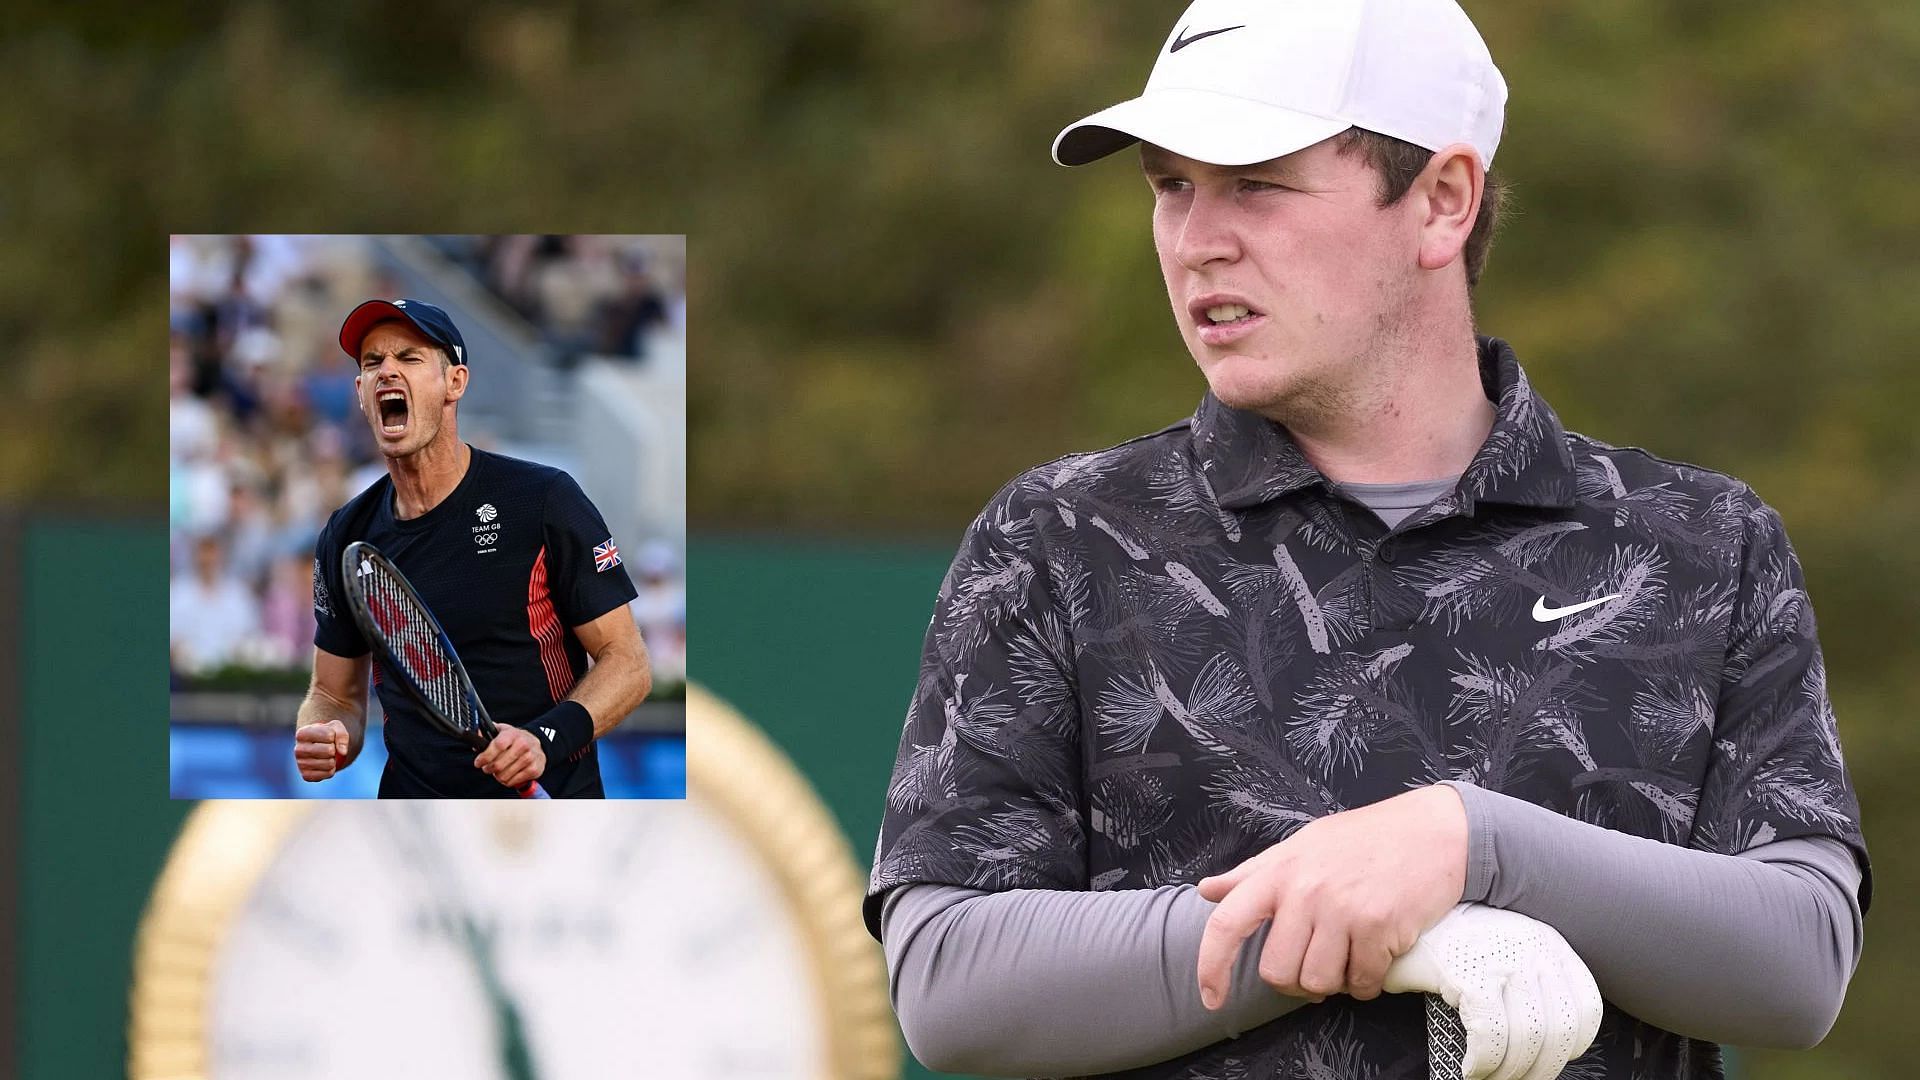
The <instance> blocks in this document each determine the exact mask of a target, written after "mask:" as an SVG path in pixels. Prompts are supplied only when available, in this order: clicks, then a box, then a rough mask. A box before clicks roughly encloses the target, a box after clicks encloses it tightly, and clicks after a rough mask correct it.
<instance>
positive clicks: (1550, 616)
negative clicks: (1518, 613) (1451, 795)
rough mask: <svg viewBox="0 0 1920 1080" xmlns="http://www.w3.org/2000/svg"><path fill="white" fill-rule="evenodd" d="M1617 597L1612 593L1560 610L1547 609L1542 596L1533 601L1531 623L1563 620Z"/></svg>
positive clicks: (1616, 594) (1545, 599) (1544, 598)
mask: <svg viewBox="0 0 1920 1080" xmlns="http://www.w3.org/2000/svg"><path fill="white" fill-rule="evenodd" d="M1619 595H1620V594H1619V593H1614V594H1613V596H1603V597H1601V598H1600V599H1598V600H1589V601H1587V602H1586V603H1584V604H1574V605H1572V606H1570V607H1561V608H1550V607H1548V606H1547V598H1546V597H1544V596H1543V597H1541V598H1540V599H1538V600H1535V601H1534V602H1533V621H1534V622H1552V621H1553V620H1555V619H1564V618H1566V617H1567V616H1569V615H1572V614H1575V613H1576V612H1581V611H1585V610H1587V609H1588V608H1590V607H1595V606H1597V605H1600V604H1604V603H1606V602H1607V601H1609V600H1611V599H1613V597H1614V596H1619Z"/></svg>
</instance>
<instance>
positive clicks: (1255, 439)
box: [1193, 337, 1574, 514]
mask: <svg viewBox="0 0 1920 1080" xmlns="http://www.w3.org/2000/svg"><path fill="white" fill-rule="evenodd" d="M1479 342H1480V382H1481V385H1482V386H1484V387H1486V388H1487V390H1488V392H1487V399H1488V400H1489V401H1492V402H1493V403H1494V406H1495V411H1496V415H1495V417H1494V421H1493V429H1492V430H1491V431H1490V432H1488V433H1487V440H1486V442H1484V443H1482V444H1481V446H1480V449H1479V451H1478V452H1476V453H1475V454H1474V456H1473V460H1472V461H1471V462H1469V463H1468V465H1467V469H1466V472H1465V473H1463V474H1462V475H1461V477H1460V485H1459V488H1458V491H1459V493H1460V495H1461V497H1462V499H1463V502H1462V505H1461V507H1460V509H1461V512H1462V513H1468V514H1471V513H1472V512H1473V506H1474V504H1475V503H1483V502H1487V503H1504V504H1507V505H1511V506H1545V507H1562V508H1564V507H1570V506H1572V505H1573V504H1574V483H1573V480H1574V469H1573V454H1572V452H1571V451H1569V450H1568V449H1567V440H1566V437H1565V436H1566V432H1565V429H1564V428H1562V427H1561V426H1560V418H1559V417H1558V416H1556V415H1555V414H1554V411H1553V409H1552V408H1551V407H1550V406H1549V405H1548V404H1547V403H1546V400H1545V399H1544V398H1542V397H1541V396H1540V395H1539V394H1538V393H1536V392H1535V391H1534V389H1533V384H1532V383H1530V382H1529V381H1528V380H1527V373H1526V372H1525V371H1524V370H1522V369H1521V367H1520V361H1519V359H1518V358H1517V357H1516V356H1514V354H1513V347H1512V346H1510V345H1508V344H1507V343H1506V342H1504V341H1502V340H1500V339H1499V338H1491V337H1482V338H1480V339H1479ZM1193 445H1194V452H1195V453H1196V454H1198V455H1199V457H1200V464H1201V467H1202V468H1204V469H1205V470H1206V473H1207V482H1208V483H1209V484H1210V485H1211V486H1212V487H1213V490H1214V494H1215V497H1216V498H1217V499H1218V501H1219V503H1220V505H1221V506H1222V507H1224V508H1226V509H1228V510H1247V509H1251V508H1252V507H1255V506H1259V505H1260V504H1261V503H1265V502H1271V501H1272V500H1274V499H1278V498H1280V497H1281V496H1283V495H1286V494H1288V493H1289V492H1293V491H1298V490H1300V489H1301V488H1306V487H1311V486H1312V485H1314V484H1322V485H1326V487H1327V489H1328V490H1329V491H1331V490H1332V485H1331V484H1330V483H1329V482H1328V481H1327V478H1326V477H1324V476H1322V475H1321V474H1320V471H1319V470H1318V469H1315V468H1314V467H1313V464H1312V463H1311V462H1309V461H1308V460H1307V456H1306V455H1305V454H1303V453H1301V451H1300V447H1299V446H1298V445H1297V444H1296V443H1295V442H1294V441H1293V437H1292V436H1290V435H1288V434H1287V429H1286V428H1284V427H1282V426H1281V425H1279V424H1276V423H1274V422H1273V421H1271V420H1268V419H1266V418H1265V417H1262V416H1260V415H1258V414H1256V413H1251V412H1245V411H1242V410H1240V409H1231V408H1228V407H1227V406H1225V405H1222V404H1220V402H1219V400H1218V399H1217V398H1215V397H1214V396H1213V395H1212V394H1211V393H1209V394H1208V395H1207V396H1206V397H1205V399H1203V400H1202V401H1201V402H1200V408H1199V410H1198V411H1196V412H1195V413H1194V415H1193Z"/></svg>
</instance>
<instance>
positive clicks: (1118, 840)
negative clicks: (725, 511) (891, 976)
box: [867, 338, 1870, 1080]
mask: <svg viewBox="0 0 1920 1080" xmlns="http://www.w3.org/2000/svg"><path fill="white" fill-rule="evenodd" d="M1480 369H1481V370H1480V374H1481V382H1482V386H1483V388H1484V389H1485V391H1486V393H1487V397H1488V399H1489V400H1491V401H1493V402H1494V403H1495V405H1496V411H1497V416H1496V419H1495V422H1494V425H1493V428H1492V430H1491V432H1490V433H1489V434H1488V436H1487V439H1486V442H1485V443H1484V445H1483V446H1482V447H1481V448H1480V450H1479V452H1478V453H1477V454H1476V455H1475V456H1474V458H1473V460H1472V461H1471V462H1470V463H1469V465H1468V466H1467V468H1466V470H1465V472H1464V473H1463V474H1462V475H1461V477H1460V479H1459V481H1458V483H1457V484H1456V485H1455V486H1454V487H1453V489H1452V491H1451V492H1450V493H1449V494H1446V495H1443V496H1442V497H1440V498H1438V499H1436V500H1435V501H1434V502H1432V503H1431V504H1429V505H1427V506H1426V507H1424V508H1423V509H1421V510H1419V511H1418V512H1416V513H1413V514H1411V515H1409V516H1408V517H1406V518H1405V519H1403V520H1402V521H1400V522H1399V524H1398V525H1396V526H1394V527H1393V528H1391V529H1389V528H1387V527H1386V526H1385V524H1384V523H1383V522H1381V521H1380V520H1379V519H1378V518H1377V517H1375V516H1374V515H1373V514H1372V513H1371V512H1369V511H1367V510H1366V509H1365V508H1364V507H1362V506H1361V505H1359V504H1358V503H1356V502H1353V501H1351V500H1349V499H1348V498H1346V497H1345V496H1343V495H1341V494H1340V493H1339V492H1338V490H1337V489H1336V488H1335V487H1334V485H1332V484H1331V483H1330V482H1329V481H1328V480H1327V479H1326V478H1325V477H1323V476H1322V475H1320V473H1319V472H1318V471H1316V470H1315V469H1314V467H1313V466H1312V465H1311V464H1310V463H1309V462H1308V461H1307V459H1306V457H1305V456H1304V455H1303V454H1302V453H1301V451H1300V449H1299V447H1298V446H1297V445H1296V444H1295V443H1294V442H1293V441H1292V439H1291V438H1290V437H1289V436H1288V435H1287V432H1286V430H1285V429H1284V428H1283V427H1281V426H1280V425H1277V424H1274V423H1272V422H1269V421H1267V420H1265V419H1262V418H1261V417H1259V416H1257V415H1255V414H1252V413H1247V412H1242V411H1239V410H1235V409H1230V408H1227V407H1225V406H1223V405H1221V404H1220V403H1219V401H1217V400H1216V399H1215V398H1213V397H1212V396H1211V395H1208V396H1207V397H1206V398H1205V399H1204V400H1203V401H1202V402H1201V404H1200V407H1199V409H1198V410H1197V411H1196V412H1195V413H1194V415H1193V417H1192V419H1191V420H1189V421H1185V422H1182V423H1179V424H1176V425H1174V426H1173V427H1170V428H1167V429H1166V430H1164V431H1160V432H1158V433H1155V434H1152V435H1148V436H1144V437H1142V438H1138V439H1134V440H1132V441H1130V442H1127V443H1123V444H1121V445H1120V446H1117V447H1114V448H1111V449H1108V450H1102V451H1098V452H1095V453H1088V454H1074V455H1070V456H1068V457H1064V458H1061V459H1059V460H1057V461H1054V462H1051V463H1049V464H1047V465H1043V466H1040V467H1039V468H1035V469H1032V470H1029V471H1028V472H1026V473H1023V474H1022V475H1020V476H1019V477H1018V478H1016V479H1015V480H1014V481H1013V482H1012V483H1010V484H1008V485H1007V486H1006V487H1005V488H1003V489H1002V490H1001V491H1000V492H999V494H997V495H996V496H995V497H994V499H993V500H992V502H990V503H989V504H988V505H987V508H986V509H985V511H983V512H982V513H981V515H980V516H979V518H977V519H976V520H975V521H974V522H973V524H972V526H971V527H970V528H969V529H968V530H967V533H966V537H965V540H964V542H963V543H962V545H961V548H960V552H959V554H958V556H957V557H956V558H955V559H954V562H953V566H952V569H951V570H950V571H949V572H948V574H947V577H946V580H945V582H944V583H943V584H942V585H941V588H940V593H939V598H938V601H937V604H936V607H935V610H934V616H933V621H932V625H931V626H930V628H929V629H928V632H927V638H926V647H925V651H924V654H923V658H922V662H921V672H920V680H919V685H918V688H917V689H916V692H915V694H914V697H913V702H912V705H911V707H910V710H909V713H908V716H907V722H906V728H905V731H904V733H903V735H902V738H901V742H900V752H899V757H898V759H897V761H896V763H895V766H894V774H893V780H892V783H891V785H890V786H889V788H888V791H887V809H886V815H885V820H884V822H883V824H882V828H881V835H880V842H879V847H878V851H877V852H876V855H875V864H874V871H873V878H872V883H871V889H870V892H869V895H868V901H867V922H868V927H869V929H871V930H874V931H875V932H876V934H877V926H878V919H877V915H878V909H879V903H880V899H881V897H882V896H883V895H884V894H885V892H886V891H887V890H888V889H891V888H893V887H895V886H899V885H904V884H909V883H916V882H927V883H939V884H950V885H964V886H970V887H973V888H982V889H990V890H1000V889H1015V888H1040V889H1070V890H1093V889H1138V888H1153V887H1157V886H1160V885H1168V884H1179V883H1190V882H1196V881H1198V880H1199V879H1200V878H1202V877H1205V876H1207V875H1210V874H1216V873H1220V872H1222V871H1224V870H1226V869H1228V868H1230V867H1232V866H1234V865H1236V864H1238V863H1239V862H1241V861H1242V860H1244V859H1247V858H1249V857H1251V856H1253V855H1255V854H1257V853H1259V852H1261V851H1263V850H1265V849H1266V848H1268V847H1270V846H1272V845H1273V844H1275V843H1277V842H1279V841H1281V840H1283V839H1285V838H1286V837H1287V836H1289V835H1290V834H1291V833H1292V832H1293V831H1294V830H1296V829H1298V828H1299V827H1300V826H1301V825H1303V824H1305V823H1306V822H1308V821H1311V820H1313V819H1314V818H1317V817H1321V816H1323V815H1326V814H1332V813H1336V812H1339V811H1342V810H1348V809H1352V808H1355V807H1359V806H1364V805H1367V804H1369V803H1373V802H1377V801H1379V800H1381V799H1385V798H1388V797H1391V796H1393V795H1396V794H1399V793H1401V792H1404V791H1406V790H1408V789H1410V788H1414V787H1418V786H1422V785H1426V784H1431V783H1434V782H1436V781H1440V780H1460V781H1466V782H1469V783H1473V784H1476V785H1479V786H1481V787H1484V788H1487V789H1490V790H1494V791H1500V792H1505V793H1507V794H1509V795H1513V796H1516V797H1519V798H1523V799H1526V800H1528V801H1530V802H1533V803H1536V804H1538V805H1540V806H1544V807H1547V808H1549V809H1552V810H1554V811H1556V812H1558V813H1561V814H1564V815H1567V816H1569V817H1573V818H1577V819H1580V820H1582V821H1587V822H1591V823H1593V824H1596V825H1601V826H1604V827H1606V828H1610V829H1616V830H1619V831H1622V832H1626V833H1631V834H1633V835H1636V836H1643V837H1648V838H1651V839H1655V840H1660V841H1664V842H1666V843H1671V844H1681V845H1688V846H1691V847H1694V848H1699V849H1702V850H1707V851H1714V852H1722V853H1728V854H1735V853H1739V852H1742V851H1745V850H1747V849H1749V848H1752V847H1755V846H1757V845H1760V844H1765V843H1769V842H1771V841H1775V840H1783V839H1787V838H1790V837H1797V836H1827V837H1833V838H1835V839H1838V840H1840V841H1842V842H1844V843H1846V844H1847V845H1849V846H1850V847H1851V848H1853V849H1854V851H1855V852H1856V853H1857V856H1858V858H1859V859H1860V861H1861V865H1862V867H1863V869H1864V868H1865V866H1866V850H1865V846H1864V842H1863V840H1862V837H1861V832H1860V823H1859V822H1860V815H1859V807H1858V803H1857V801H1856V799H1855V796H1854V793H1853V790H1852V786H1851V782H1850V781H1849V779H1848V777H1847V772H1846V767H1845V765H1844V763H1843V761H1842V759H1841V753H1840V742H1839V735H1838V732H1837V730H1836V727H1835V722H1834V715H1833V710H1832V708H1831V706H1830V704H1829V702H1828V696H1827V687H1826V675H1825V668H1824V666H1823V664H1822V661H1821V655H1820V647H1819V643H1818V641H1817V639H1816V637H1815V633H1814V619H1813V609H1812V607H1811V606H1810V604H1809V602H1808V599H1807V595H1806V586H1805V582H1804V580H1803V578H1802V574H1801V568H1800V564H1799V561H1798V560H1797V558H1796V557H1795V555H1794V552H1793V548H1792V547H1791V545H1790V544H1789V543H1788V541H1787V536H1786V532H1785V531H1784V528H1783V527H1782V525H1781V521H1780V517H1779V515H1778V514H1777V513H1775V512H1774V510H1773V509H1771V508H1770V507H1768V506H1767V505H1766V504H1765V503H1763V502H1762V501H1761V500H1760V498H1759V497H1758V496H1757V495H1755V494H1754V492H1753V491H1752V490H1751V489H1750V488H1748V487H1747V486H1746V485H1745V484H1743V483H1741V482H1740V481H1739V480H1736V479H1734V478H1732V477H1730V476H1727V475H1725V474H1722V473H1718V472H1713V471H1711V470H1708V469H1702V468H1698V467H1695V466H1691V465H1684V464H1680V463H1677V462H1672V461H1667V460H1665V459H1662V458H1659V457H1656V456H1654V455H1652V454H1650V453H1647V452H1646V451H1644V450H1640V449H1637V448H1632V447H1614V446H1609V445H1607V444H1605V443H1602V442H1599V441H1597V440H1595V439H1591V438H1588V437H1586V436H1584V435H1580V434H1577V433H1574V432H1569V431H1566V430H1564V429H1563V428H1562V427H1561V425H1560V421H1559V419H1558V417H1556V416H1555V415H1554V412H1553V410H1552V409H1551V408H1549V407H1548V406H1547V403H1546V402H1545V401H1544V400H1542V399H1541V397H1540V396H1539V395H1538V394H1537V393H1535V392H1534V390H1533V388H1532V386H1531V385H1530V384H1529V383H1528V381H1527V378H1526V374H1525V373H1524V371H1523V370H1522V369H1521V367H1520V364H1519V363H1518V361H1517V360H1516V359H1515V357H1514V355H1513V351H1512V350H1511V348H1510V347H1508V346H1507V344H1506V343H1505V342H1502V341H1499V340H1497V339H1492V338H1483V339H1481V341H1480ZM1869 887H1870V886H1869ZM1869 887H1863V900H1864V899H1866V895H1865V894H1866V892H1867V888H1869ZM1425 1046H1426V1030H1425V1025H1424V1020H1423V1015H1422V1011H1421V1002H1420V999H1419V996H1418V995H1408V994H1399V995H1393V994H1389V995H1383V996H1381V997H1379V998H1377V999H1375V1000H1373V1001H1369V1002H1360V1001H1355V1000H1354V999H1352V998H1350V997H1347V996H1345V995H1337V996H1334V997H1330V998H1328V999H1327V1000H1326V1001H1325V1002H1323V1003H1321V1004H1318V1005H1309V1006H1306V1007H1303V1008H1300V1009H1298V1010H1296V1011H1294V1012H1292V1013H1289V1014H1288V1015H1286V1016H1284V1017H1281V1018H1279V1019H1277V1020H1275V1021H1273V1022H1271V1023H1269V1024H1266V1025H1264V1026H1262V1027H1259V1028H1256V1029H1255V1030H1253V1031H1251V1032H1247V1033H1245V1034H1244V1035H1242V1036H1241V1037H1240V1038H1237V1039H1232V1040H1228V1041H1225V1042H1221V1043H1217V1044H1215V1045H1213V1046H1210V1047H1206V1048H1203V1049H1201V1050H1198V1051H1195V1052H1193V1053H1191V1054H1188V1055H1185V1056H1183V1057H1180V1058H1177V1059H1175V1060H1172V1061H1168V1062H1165V1063H1162V1064H1160V1065H1156V1066H1152V1067H1149V1068H1145V1069H1140V1070H1135V1071H1132V1072H1129V1073H1127V1074H1125V1075H1127V1076H1130V1077H1142V1078H1146V1077H1152V1078H1183V1080H1209V1078H1226V1077H1235V1078H1247V1080H1254V1078H1267V1077H1293V1076H1338V1077H1342V1078H1348V1080H1363V1078H1364V1080H1375V1078H1380V1080H1384V1078H1387V1077H1420V1076H1423V1075H1424V1074H1425V1062H1426V1049H1425ZM1568 1075H1570V1076H1581V1077H1588V1078H1600V1077H1606V1078H1619V1080H1626V1078H1629V1077H1633V1078H1640V1077H1645V1078H1649V1080H1650V1078H1654V1077H1659V1078H1661V1080H1670V1078H1674V1077H1719V1076H1721V1075H1722V1072H1721V1066H1720V1055H1719V1048H1718V1047H1717V1046H1714V1045H1713V1044H1711V1043H1705V1042H1701V1041H1698V1040H1694V1039H1688V1038H1684V1037H1682V1036H1679V1035H1676V1034H1673V1033H1671V1032H1667V1031H1663V1030H1661V1029H1659V1028H1655V1027H1653V1026H1651V1025H1648V1024H1645V1023H1641V1022H1640V1021H1638V1020H1636V1019H1634V1018H1633V1017H1632V1016H1629V1015H1627V1014H1625V1013H1623V1012H1620V1011H1619V1010H1617V1009H1615V1008H1613V1007H1612V1006H1611V1005H1609V1006H1608V1008H1607V1012H1606V1015H1605V1018H1604V1021H1603V1023H1602V1025H1601V1029H1600V1036H1599V1040H1598V1042H1597V1043H1596V1044H1595V1046H1594V1048H1593V1049H1592V1050H1591V1051H1590V1052H1589V1053H1588V1054H1587V1055H1586V1056H1585V1057H1583V1058H1580V1059H1578V1060H1577V1061H1576V1063H1575V1064H1574V1065H1572V1066H1570V1067H1569V1071H1568Z"/></svg>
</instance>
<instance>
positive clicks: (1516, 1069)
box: [1385, 904, 1600, 1080]
mask: <svg viewBox="0 0 1920 1080" xmlns="http://www.w3.org/2000/svg"><path fill="white" fill-rule="evenodd" d="M1385 985H1386V989H1387V991H1388V992H1389V993H1396V994H1398V993H1409V992H1412V991H1421V992H1424V993H1428V994H1438V995H1440V996H1441V997H1443V998H1445V999H1446V1001H1447V1004H1449V1005H1452V1006H1453V1007H1454V1008H1455V1009H1457V1010H1459V1012H1460V1020H1461V1024H1462V1026H1463V1027H1465V1028H1466V1030H1467V1052H1466V1056H1465V1057H1463V1058H1462V1059H1461V1066H1462V1070H1461V1073H1462V1075H1463V1076H1464V1077H1466V1080H1480V1078H1482V1077H1487V1078H1490V1080H1552V1078H1553V1077H1556V1076H1559V1075H1560V1070H1561V1069H1563V1068H1565V1067H1566V1065H1567V1062H1569V1061H1572V1060H1573V1059H1574V1058H1576V1057H1579V1056H1580V1055H1581V1054H1583V1053H1585V1052H1586V1049H1587V1047H1589V1046H1592V1045H1593V1038H1594V1036H1595V1035H1596V1034H1598V1033H1599V1031H1600V988H1599V987H1598V986H1596V985H1595V984H1594V981H1593V974H1592V973H1591V972H1589V971H1588V970H1587V965H1586V964H1585V963H1583V962H1581V960H1580V956H1579V954H1577V953H1575V952H1574V951H1573V946H1571V945H1568V944H1567V939H1566V938H1563V937H1561V936H1560V932H1559V931H1558V930H1555V929H1554V928H1553V927H1551V926H1548V925H1547V924H1546V923H1543V922H1539V921H1537V920H1534V919H1530V918H1528V917H1527V916H1525V915H1522V914H1520V913H1519V912H1517V911H1502V910H1500V909H1499V908H1490V907H1487V906H1486V905H1484V904H1461V905H1459V906H1457V907H1455V908H1454V909H1453V910H1452V911H1450V912H1448V913H1447V914H1446V915H1444V916H1442V917H1441V919H1440V921H1439V922H1438V923H1436V924H1434V926H1433V928H1432V929H1430V930H1428V931H1427V932H1426V933H1424V934H1422V935H1420V940H1418V941H1416V942H1414V944H1413V948H1411V949H1408V950H1407V952H1406V954H1405V955H1403V956H1401V957H1400V958H1399V959H1398V960H1395V961H1394V962H1393V965H1392V966H1391V967H1389V968H1388V969H1387V978H1386V984H1385Z"/></svg>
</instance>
